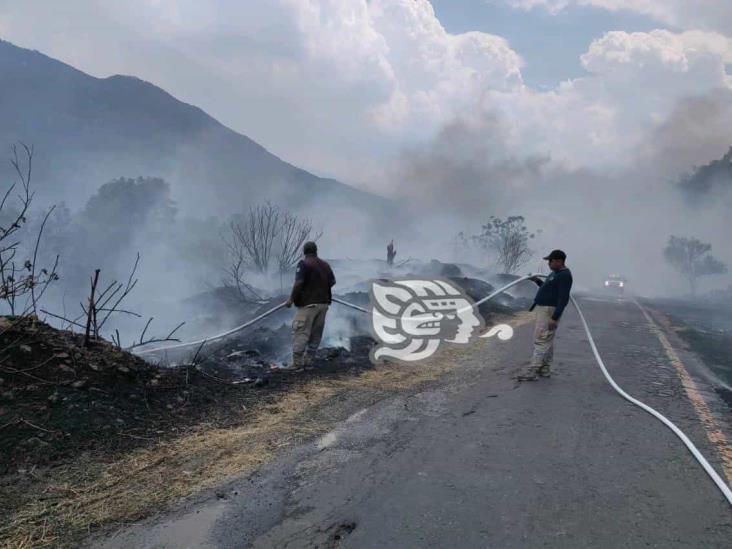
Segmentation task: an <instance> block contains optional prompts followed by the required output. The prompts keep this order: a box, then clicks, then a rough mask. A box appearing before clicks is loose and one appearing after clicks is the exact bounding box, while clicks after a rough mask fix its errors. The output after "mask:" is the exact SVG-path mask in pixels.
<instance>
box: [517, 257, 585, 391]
mask: <svg viewBox="0 0 732 549" xmlns="http://www.w3.org/2000/svg"><path fill="white" fill-rule="evenodd" d="M544 259H546V260H547V261H548V262H549V268H550V269H551V271H552V272H551V274H550V275H549V276H548V277H547V278H546V280H545V281H542V280H541V279H539V278H534V279H532V280H533V281H534V282H536V283H537V284H538V285H539V290H538V291H537V292H536V297H535V298H534V304H533V305H532V306H531V310H532V311H533V310H536V325H535V328H534V353H533V356H532V357H531V362H530V364H529V368H528V371H527V372H525V373H523V374H522V375H520V376H519V377H518V379H519V380H520V381H535V380H536V379H537V378H538V376H542V377H549V376H551V367H552V360H553V358H554V336H555V335H556V333H557V326H558V324H559V320H560V319H561V318H562V313H563V312H564V309H565V307H566V306H567V303H569V293H570V291H571V290H572V272H571V271H570V270H569V269H568V268H567V266H566V265H565V264H564V262H565V261H566V259H567V254H565V253H564V252H563V251H562V250H554V251H553V252H552V253H550V254H549V255H548V256H546V257H545V258H544Z"/></svg>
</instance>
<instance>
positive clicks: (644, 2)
mask: <svg viewBox="0 0 732 549" xmlns="http://www.w3.org/2000/svg"><path fill="white" fill-rule="evenodd" d="M493 1H498V2H502V3H507V4H509V5H511V6H513V7H515V8H519V9H523V10H531V9H534V8H544V9H546V10H548V11H549V12H551V13H558V12H560V11H562V10H564V9H566V8H568V7H571V6H592V7H596V8H602V9H606V10H609V11H628V12H634V13H639V14H642V15H647V16H649V17H652V18H654V19H656V20H657V21H660V22H662V23H665V24H668V25H672V26H674V27H677V28H680V29H703V30H717V31H721V32H724V33H727V34H732V2H728V1H727V0H694V1H690V0H493Z"/></svg>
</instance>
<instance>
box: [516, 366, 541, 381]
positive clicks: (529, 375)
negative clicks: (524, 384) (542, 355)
mask: <svg viewBox="0 0 732 549" xmlns="http://www.w3.org/2000/svg"><path fill="white" fill-rule="evenodd" d="M516 379H517V380H518V381H536V380H537V379H539V376H537V375H536V368H534V367H533V366H531V365H529V367H528V368H526V369H525V370H524V371H522V372H521V373H520V374H519V375H517V376H516Z"/></svg>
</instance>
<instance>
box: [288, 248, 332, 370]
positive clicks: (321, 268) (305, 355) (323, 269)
mask: <svg viewBox="0 0 732 549" xmlns="http://www.w3.org/2000/svg"><path fill="white" fill-rule="evenodd" d="M303 253H304V254H305V257H304V258H303V259H302V260H301V261H300V262H299V263H298V264H297V270H296V271H295V284H294V285H293V287H292V293H291V294H290V298H289V299H288V300H287V306H288V307H291V306H292V305H293V303H294V304H295V306H296V307H297V311H296V312H295V317H294V318H293V320H292V367H293V368H303V367H306V366H312V364H313V360H314V358H315V352H316V351H317V350H318V345H320V340H321V339H322V338H323V329H324V328H325V315H326V313H327V312H328V306H329V305H330V303H331V292H330V289H331V288H332V287H333V286H335V275H334V274H333V271H332V269H331V268H330V265H328V263H327V262H326V261H323V260H322V259H320V258H319V257H318V246H317V245H316V244H315V242H306V243H305V245H304V246H303Z"/></svg>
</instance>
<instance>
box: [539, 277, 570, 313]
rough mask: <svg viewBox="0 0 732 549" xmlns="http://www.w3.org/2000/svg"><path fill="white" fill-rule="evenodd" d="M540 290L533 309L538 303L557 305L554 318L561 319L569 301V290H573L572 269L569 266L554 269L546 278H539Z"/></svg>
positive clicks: (550, 305)
mask: <svg viewBox="0 0 732 549" xmlns="http://www.w3.org/2000/svg"><path fill="white" fill-rule="evenodd" d="M536 283H537V284H538V285H539V291H538V292H536V297H535V298H534V304H533V305H532V306H531V308H532V309H533V308H534V307H535V306H537V305H542V306H549V307H555V309H554V314H553V315H552V318H553V319H554V320H559V319H560V318H561V316H562V313H563V312H564V308H565V307H566V306H567V303H569V292H570V291H571V290H572V271H570V270H569V269H568V268H567V267H564V268H562V269H559V270H558V271H552V273H551V274H550V275H549V276H548V277H547V278H546V280H544V281H541V280H537V281H536Z"/></svg>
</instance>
